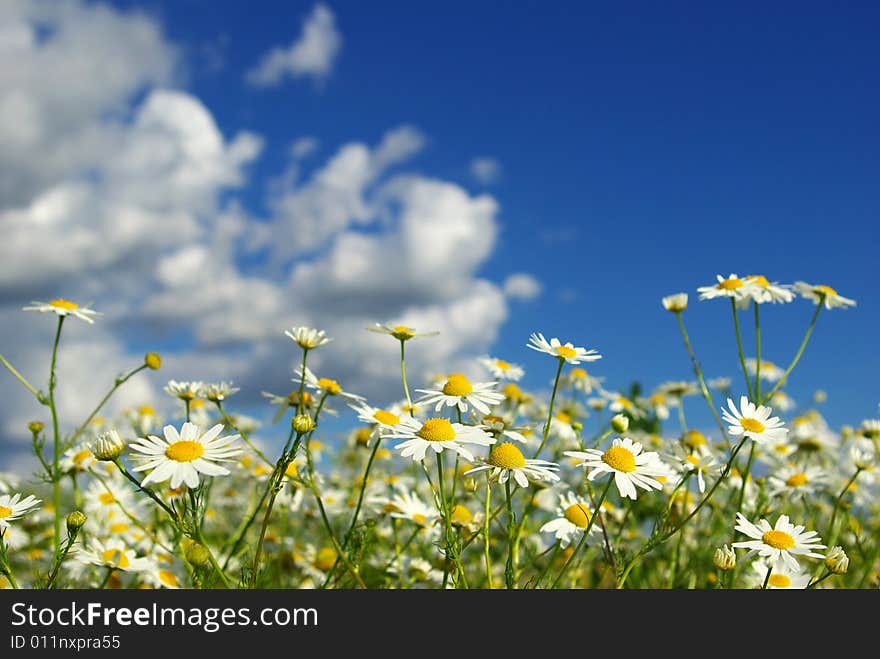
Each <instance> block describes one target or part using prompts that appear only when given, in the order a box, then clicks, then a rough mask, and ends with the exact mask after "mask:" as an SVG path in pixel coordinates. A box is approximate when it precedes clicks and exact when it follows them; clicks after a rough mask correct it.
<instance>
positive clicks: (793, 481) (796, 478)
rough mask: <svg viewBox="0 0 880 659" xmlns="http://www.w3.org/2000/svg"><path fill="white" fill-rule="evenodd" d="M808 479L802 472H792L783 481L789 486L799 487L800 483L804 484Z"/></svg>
mask: <svg viewBox="0 0 880 659" xmlns="http://www.w3.org/2000/svg"><path fill="white" fill-rule="evenodd" d="M808 481H809V479H808V478H807V475H806V474H804V473H800V474H792V475H791V476H789V477H788V480H786V481H785V484H786V485H788V486H789V487H801V486H802V485H806V484H807V482H808Z"/></svg>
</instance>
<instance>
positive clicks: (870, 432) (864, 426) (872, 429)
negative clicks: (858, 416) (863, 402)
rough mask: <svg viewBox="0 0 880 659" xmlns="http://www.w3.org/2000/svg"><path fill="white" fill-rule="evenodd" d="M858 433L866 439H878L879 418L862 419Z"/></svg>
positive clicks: (879, 431) (879, 429) (879, 430)
mask: <svg viewBox="0 0 880 659" xmlns="http://www.w3.org/2000/svg"><path fill="white" fill-rule="evenodd" d="M859 434H860V435H862V436H864V437H867V438H868V439H880V419H864V420H863V421H862V422H861V423H860V424H859Z"/></svg>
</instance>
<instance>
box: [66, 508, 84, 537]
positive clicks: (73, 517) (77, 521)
mask: <svg viewBox="0 0 880 659" xmlns="http://www.w3.org/2000/svg"><path fill="white" fill-rule="evenodd" d="M86 519H87V517H86V516H85V513H83V512H81V511H79V510H74V511H73V512H72V513H70V514H69V515H68V516H67V535H69V536H74V535H76V534H77V533H78V532H79V530H80V529H81V528H82V527H83V526H84V525H85V523H86Z"/></svg>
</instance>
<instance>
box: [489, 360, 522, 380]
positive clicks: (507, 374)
mask: <svg viewBox="0 0 880 659" xmlns="http://www.w3.org/2000/svg"><path fill="white" fill-rule="evenodd" d="M479 361H480V364H482V365H483V368H485V369H486V370H487V371H489V373H491V374H492V377H493V378H498V379H499V380H514V381H516V380H519V379H520V378H521V377H522V376H523V375H525V371H524V370H523V369H522V366H520V365H519V364H511V363H510V362H506V361H504V360H503V359H498V358H497V357H481V358H480V360H479Z"/></svg>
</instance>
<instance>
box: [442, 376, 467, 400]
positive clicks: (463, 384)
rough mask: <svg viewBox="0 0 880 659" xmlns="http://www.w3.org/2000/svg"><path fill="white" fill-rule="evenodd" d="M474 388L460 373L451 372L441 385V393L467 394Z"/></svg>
mask: <svg viewBox="0 0 880 659" xmlns="http://www.w3.org/2000/svg"><path fill="white" fill-rule="evenodd" d="M473 391H474V388H473V386H472V385H471V381H470V380H468V379H467V377H466V376H464V375H462V374H461V373H453V374H452V375H450V376H449V379H447V380H446V384H444V385H443V393H444V394H446V395H447V396H467V395H468V394H469V393H473Z"/></svg>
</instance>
